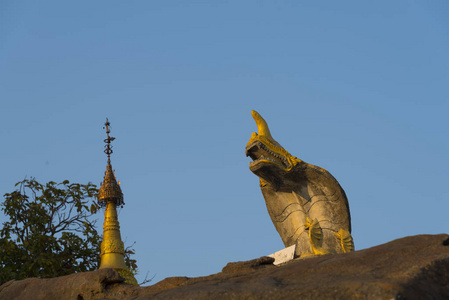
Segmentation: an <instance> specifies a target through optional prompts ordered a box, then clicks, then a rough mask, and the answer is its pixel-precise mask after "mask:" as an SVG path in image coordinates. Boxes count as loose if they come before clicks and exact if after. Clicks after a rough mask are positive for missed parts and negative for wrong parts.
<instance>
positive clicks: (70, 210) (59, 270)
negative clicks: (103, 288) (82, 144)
mask: <svg viewBox="0 0 449 300" xmlns="http://www.w3.org/2000/svg"><path fill="white" fill-rule="evenodd" d="M17 186H18V189H17V190H16V191H14V192H12V193H7V194H5V195H4V197H5V200H4V202H3V203H1V204H0V207H1V210H2V211H3V213H4V214H5V215H6V216H7V217H9V221H8V222H5V223H3V228H2V229H1V231H0V283H4V282H6V281H8V280H11V279H23V278H27V277H40V278H47V277H56V276H62V275H67V274H71V273H74V272H84V271H90V270H95V269H96V268H97V267H98V264H99V255H98V254H99V253H100V242H101V241H100V236H99V235H98V233H97V231H96V229H95V221H91V220H90V218H89V217H90V216H91V215H92V214H94V213H95V212H96V211H97V209H98V206H97V204H96V203H95V202H94V201H92V200H93V199H92V198H93V197H94V196H95V195H96V194H97V192H98V191H97V189H96V186H95V185H93V184H91V183H88V184H87V185H83V184H77V183H70V182H69V181H68V180H65V181H63V182H62V183H59V184H57V183H55V182H53V181H50V182H48V183H47V184H45V185H42V184H40V183H39V182H37V181H36V180H35V179H30V180H28V179H25V180H23V181H21V182H18V183H17V184H16V187H17Z"/></svg>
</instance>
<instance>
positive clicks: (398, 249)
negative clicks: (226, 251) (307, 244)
mask: <svg viewBox="0 0 449 300" xmlns="http://www.w3.org/2000/svg"><path fill="white" fill-rule="evenodd" d="M272 262H273V259H272V258H269V257H261V258H259V259H255V260H251V261H246V262H236V263H229V264H228V265H227V266H225V267H224V268H223V270H222V272H220V273H218V274H214V275H210V276H206V277H197V278H188V277H170V278H166V279H165V280H163V281H161V282H158V283H156V284H154V285H152V286H149V287H137V286H132V285H128V284H124V283H123V279H122V278H121V277H120V276H119V274H118V273H117V272H116V271H115V270H113V269H102V270H98V271H94V272H86V273H78V274H73V275H69V276H63V277H58V278H52V279H37V278H29V279H25V280H19V281H14V280H13V281H9V282H7V283H5V284H3V285H2V286H0V299H64V300H66V299H77V300H81V299H396V300H399V299H449V236H448V235H447V234H440V235H419V236H411V237H405V238H402V239H398V240H395V241H392V242H389V243H386V244H383V245H380V246H376V247H373V248H369V249H365V250H360V251H356V252H351V253H346V254H338V255H326V256H319V257H311V258H307V259H297V260H293V261H290V262H288V263H286V264H284V265H280V266H274V265H273V264H272Z"/></svg>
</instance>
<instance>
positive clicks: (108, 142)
mask: <svg viewBox="0 0 449 300" xmlns="http://www.w3.org/2000/svg"><path fill="white" fill-rule="evenodd" d="M104 125H105V126H106V135H107V136H108V138H107V139H105V140H104V142H105V143H106V145H105V146H104V147H105V149H104V153H106V154H107V155H108V162H110V161H111V154H112V152H114V151H112V145H111V142H112V141H113V140H115V137H112V136H109V133H111V129H110V128H109V126H110V125H111V123H109V120H108V118H106V123H104ZM103 129H105V127H103Z"/></svg>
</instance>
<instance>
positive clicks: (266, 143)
mask: <svg viewBox="0 0 449 300" xmlns="http://www.w3.org/2000/svg"><path fill="white" fill-rule="evenodd" d="M251 114H252V116H253V118H254V120H255V121H256V124H257V129H258V133H256V132H253V134H252V135H251V138H250V139H249V142H248V144H247V145H246V151H245V152H246V156H249V157H251V158H252V160H253V161H252V162H250V164H249V169H250V170H251V171H252V172H253V173H254V174H256V175H257V176H258V177H259V178H260V179H261V184H262V185H264V184H267V183H269V184H271V185H273V186H274V187H275V188H276V189H278V188H279V186H280V185H281V184H282V182H281V181H282V178H284V177H285V175H286V174H287V173H289V172H290V171H291V170H292V169H293V167H295V165H297V164H298V162H300V160H298V159H297V158H296V157H294V156H292V155H291V154H290V153H288V152H287V150H285V149H284V148H283V147H282V146H281V145H280V144H279V143H278V142H276V141H275V140H274V139H273V137H272V136H271V133H270V129H269V128H268V125H267V122H265V120H264V119H263V118H262V116H261V115H260V114H259V113H258V112H256V111H254V110H253V111H251Z"/></svg>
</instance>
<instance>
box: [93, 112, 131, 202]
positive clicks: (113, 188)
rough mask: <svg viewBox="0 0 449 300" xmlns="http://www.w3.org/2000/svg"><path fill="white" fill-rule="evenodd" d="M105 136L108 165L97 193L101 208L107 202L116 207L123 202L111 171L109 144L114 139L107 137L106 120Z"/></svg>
mask: <svg viewBox="0 0 449 300" xmlns="http://www.w3.org/2000/svg"><path fill="white" fill-rule="evenodd" d="M104 125H105V126H106V134H107V138H106V139H105V140H104V142H105V143H106V145H105V148H106V149H105V150H104V153H106V154H107V155H108V164H107V166H106V172H105V173H104V180H103V183H102V184H101V187H100V190H99V192H98V204H99V205H100V206H102V207H105V206H106V204H107V203H108V202H111V201H112V202H114V203H115V204H116V205H123V204H125V202H124V201H123V193H122V189H121V188H120V185H119V184H118V183H117V179H116V178H115V174H114V171H113V170H112V165H111V154H112V152H113V151H112V145H111V142H112V141H113V140H115V137H111V136H109V133H110V132H111V129H110V128H109V126H110V125H111V123H109V121H108V119H106V123H105V124H104Z"/></svg>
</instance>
